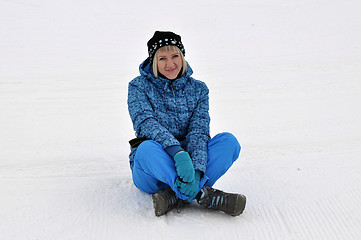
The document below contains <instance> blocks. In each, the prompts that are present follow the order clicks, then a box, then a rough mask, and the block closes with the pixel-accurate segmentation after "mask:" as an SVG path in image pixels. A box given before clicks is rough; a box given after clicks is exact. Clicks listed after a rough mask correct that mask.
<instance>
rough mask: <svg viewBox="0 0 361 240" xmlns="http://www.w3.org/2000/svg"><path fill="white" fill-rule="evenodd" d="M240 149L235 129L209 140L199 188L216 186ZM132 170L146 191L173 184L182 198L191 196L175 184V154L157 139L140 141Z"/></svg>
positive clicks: (150, 191) (151, 191) (140, 186)
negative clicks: (183, 192) (205, 163)
mask: <svg viewBox="0 0 361 240" xmlns="http://www.w3.org/2000/svg"><path fill="white" fill-rule="evenodd" d="M240 151H241V146H240V144H239V143H238V141H237V139H236V137H235V136H233V135H232V134H231V133H220V134H218V135H216V136H215V137H213V138H212V139H211V140H209V142H208V161H207V168H206V172H205V175H204V176H203V178H202V179H201V181H200V186H199V190H200V189H201V188H202V187H203V186H204V185H206V186H210V187H212V186H213V184H214V183H215V182H216V181H217V180H218V179H219V178H220V177H221V176H222V175H223V174H225V173H226V172H227V170H228V169H229V168H230V167H231V166H232V164H233V163H234V161H236V160H237V158H238V156H239V153H240ZM132 174H133V182H134V185H135V186H136V187H137V188H139V189H140V190H142V191H144V192H147V193H155V192H156V191H157V190H159V189H165V188H169V187H171V188H172V189H173V191H174V192H175V193H176V194H177V196H178V197H179V198H180V199H183V200H186V199H187V198H188V196H186V195H184V194H182V193H180V192H179V190H178V188H176V187H175V186H174V183H175V180H176V178H177V177H178V175H177V172H176V169H175V165H174V160H173V158H172V157H171V156H169V155H168V154H167V152H165V151H164V149H163V148H162V145H161V144H159V143H158V142H156V141H153V140H147V141H144V142H143V143H141V144H140V145H139V147H138V149H137V152H136V154H135V157H134V168H133V172H132Z"/></svg>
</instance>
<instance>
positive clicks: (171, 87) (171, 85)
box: [170, 83, 175, 98]
mask: <svg viewBox="0 0 361 240" xmlns="http://www.w3.org/2000/svg"><path fill="white" fill-rule="evenodd" d="M170 89H172V93H173V96H174V98H175V93H174V88H173V83H171V84H170Z"/></svg>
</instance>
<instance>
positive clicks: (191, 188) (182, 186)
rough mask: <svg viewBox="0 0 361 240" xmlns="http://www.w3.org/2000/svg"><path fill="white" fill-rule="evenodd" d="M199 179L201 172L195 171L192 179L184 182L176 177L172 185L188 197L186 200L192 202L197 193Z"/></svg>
mask: <svg viewBox="0 0 361 240" xmlns="http://www.w3.org/2000/svg"><path fill="white" fill-rule="evenodd" d="M200 180H201V172H200V171H195V174H194V180H193V181H192V182H190V183H184V182H182V181H181V180H180V179H179V178H177V179H176V181H175V184H174V185H175V186H176V187H177V188H178V189H179V191H180V192H181V193H183V194H184V195H187V196H188V197H189V198H188V199H187V201H188V202H192V201H193V199H194V198H195V197H196V196H197V194H198V190H199V182H200Z"/></svg>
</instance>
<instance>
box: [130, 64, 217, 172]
mask: <svg viewBox="0 0 361 240" xmlns="http://www.w3.org/2000/svg"><path fill="white" fill-rule="evenodd" d="M187 66H188V70H187V72H186V73H185V74H184V75H183V76H182V77H180V78H177V79H175V80H169V79H166V78H161V77H158V78H155V77H154V75H153V71H152V68H151V64H150V62H149V59H147V60H145V61H144V62H143V63H142V64H141V65H140V66H139V71H140V76H138V77H136V78H135V79H133V80H132V81H131V82H130V83H129V86H128V110H129V114H130V117H131V119H132V122H133V127H134V130H135V133H136V136H137V137H145V138H147V139H150V140H154V141H156V142H158V143H160V144H161V145H162V146H163V148H164V149H165V150H170V149H180V148H182V149H184V150H186V151H187V152H188V153H189V154H190V156H191V158H192V161H193V166H194V168H195V170H200V171H202V172H205V171H206V165H207V157H208V153H207V150H208V141H209V139H210V134H209V123H210V117H209V100H208V93H209V91H208V88H207V86H206V84H205V83H203V82H201V81H198V80H195V79H194V78H192V77H191V75H192V73H193V71H192V69H191V67H190V66H189V65H188V63H187ZM135 152H136V148H131V153H130V155H129V160H130V167H131V169H133V166H134V155H135ZM167 152H168V153H169V154H170V155H171V156H172V155H173V154H175V153H172V154H171V153H170V152H171V151H167Z"/></svg>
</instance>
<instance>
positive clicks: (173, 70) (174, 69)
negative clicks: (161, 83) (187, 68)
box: [165, 68, 177, 73]
mask: <svg viewBox="0 0 361 240" xmlns="http://www.w3.org/2000/svg"><path fill="white" fill-rule="evenodd" d="M176 70H177V68H173V69H169V70H165V71H166V72H167V73H174V72H175V71H176Z"/></svg>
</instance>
